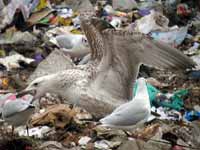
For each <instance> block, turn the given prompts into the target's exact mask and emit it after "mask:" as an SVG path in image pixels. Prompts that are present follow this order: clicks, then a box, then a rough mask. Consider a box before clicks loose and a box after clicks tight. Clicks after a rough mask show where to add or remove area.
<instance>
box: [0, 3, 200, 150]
mask: <svg viewBox="0 0 200 150" xmlns="http://www.w3.org/2000/svg"><path fill="white" fill-rule="evenodd" d="M83 11H92V12H95V14H96V15H97V16H98V18H101V19H102V20H105V21H107V22H109V23H110V25H111V26H112V28H113V29H115V30H118V29H124V30H127V31H129V32H139V33H142V34H144V35H146V36H149V38H151V39H153V40H155V41H159V42H164V43H166V44H168V45H170V46H172V47H174V48H177V49H178V50H179V51H180V52H182V53H184V54H185V55H187V56H188V57H190V58H191V59H192V60H193V61H194V62H195V63H196V66H195V67H194V68H192V69H187V70H184V71H182V72H180V71H176V70H159V69H156V68H153V67H152V66H148V65H142V66H141V67H140V71H139V77H144V78H145V79H146V83H145V89H146V90H144V89H143V90H141V84H139V83H140V82H139V81H140V79H141V78H139V79H138V80H137V82H136V83H135V84H134V87H133V89H132V93H133V97H134V98H131V99H133V100H136V99H137V98H138V97H137V95H140V94H141V95H140V97H139V98H138V99H139V100H142V99H145V98H146V97H148V98H147V99H146V100H149V101H148V103H149V104H150V105H149V109H147V108H146V107H145V108H144V111H148V115H147V114H145V115H144V117H143V119H144V118H145V117H146V116H148V119H146V118H145V119H144V120H145V122H146V123H143V125H142V126H137V127H136V128H134V130H128V131H123V130H121V128H117V129H113V128H107V127H104V126H103V125H102V124H104V123H105V124H107V125H108V124H109V123H110V122H112V121H113V120H114V119H113V120H111V121H110V120H108V119H109V117H110V116H112V117H113V116H114V117H116V116H117V117H118V114H119V113H122V112H123V111H122V108H126V107H127V106H128V105H131V104H132V102H131V101H130V102H128V103H125V104H122V105H121V107H120V106H119V107H118V108H116V109H115V110H114V111H113V113H112V114H111V115H110V116H107V118H106V117H105V118H104V119H102V118H99V116H94V115H93V114H92V113H91V112H89V111H86V110H85V109H84V108H82V107H79V105H74V104H71V103H66V102H70V100H66V99H64V98H63V97H60V95H56V94H55V93H53V92H52V93H46V95H44V96H42V97H41V98H39V99H37V97H36V96H35V95H34V94H32V93H31V94H30V93H25V94H24V93H23V90H24V89H25V88H26V87H27V86H28V85H29V84H30V83H31V82H32V81H34V80H35V79H36V78H38V77H42V76H44V75H50V74H53V73H57V72H59V71H63V70H66V69H72V70H73V68H75V67H77V66H79V67H80V68H81V67H82V66H84V65H88V66H90V60H92V59H93V56H92V54H91V48H90V47H91V44H90V41H89V39H87V37H86V35H85V34H84V32H83V30H82V28H81V20H80V19H81V12H83ZM0 32H1V34H0V114H1V119H0V122H1V126H0V130H1V132H0V149H2V150H3V149H5V150H11V149H17V150H18V149H19V150H21V149H31V150H34V149H41V150H43V149H44V150H53V149H57V150H64V149H69V150H75V149H76V150H79V149H87V150H93V149H100V150H110V149H117V150H127V149H138V150H142V149H155V150H160V149H163V150H168V149H173V150H189V149H200V2H199V1H198V0H193V1H187V0H169V1H168V0H160V1H156V0H151V1H148V0H118V1H116V0H113V1H112V0H91V1H89V0H76V1H73V0H10V1H8V2H6V1H3V0H0ZM150 48H151V47H150ZM174 57H176V56H174ZM105 61H106V60H105ZM116 61H118V60H116ZM122 65H123V64H122ZM88 68H89V67H88ZM88 68H87V69H88ZM82 70H84V67H83V68H82ZM71 76H72V75H71ZM82 76H84V75H82ZM48 77H49V76H48ZM91 78H92V77H91ZM142 79H143V78H142ZM72 80H74V78H72ZM63 82H64V81H63ZM80 82H81V83H80V84H85V81H84V80H83V81H82V80H81V81H80ZM82 82H83V83H82ZM130 82H131V81H130ZM37 84H38V83H37ZM105 84H106V83H105ZM113 84H114V83H113ZM63 85H64V86H65V83H63ZM63 85H62V86H63ZM35 86H36V87H37V85H36V84H35ZM69 86H70V85H69ZM56 88H57V87H56ZM71 88H73V87H71ZM141 91H142V92H141ZM145 91H146V94H144V93H145ZM33 92H34V91H33ZM78 92H79V91H78ZM140 92H141V93H140ZM21 93H23V94H22V95H21ZM80 94H82V93H81V92H80ZM71 95H72V96H73V93H72V94H71ZM83 95H84V94H83ZM95 96H96V95H95ZM102 97H103V96H102ZM86 99H88V97H86ZM77 103H78V102H77ZM127 104H128V105H127ZM102 105H105V104H102ZM136 105H137V106H140V105H139V103H136ZM145 106H146V105H145ZM103 107H105V108H106V107H107V106H103ZM139 109H141V107H140V108H139ZM142 110H143V109H142ZM101 111H104V110H101ZM127 111H128V113H131V112H132V111H131V109H130V110H127ZM135 111H136V108H135V109H134V113H136V112H135ZM99 113H102V112H99ZM128 113H127V114H128ZM150 113H151V114H150ZM120 115H121V114H120ZM127 116H128V115H127ZM129 116H130V115H129ZM114 117H113V118H114ZM122 118H126V116H125V117H124V116H123V117H122ZM133 118H134V117H133ZM133 120H134V119H133ZM133 120H132V118H130V119H129V121H127V122H128V123H129V122H131V121H133ZM115 121H116V120H114V122H115ZM134 121H135V120H134ZM134 121H133V122H134ZM100 122H101V123H102V124H101V125H100ZM116 122H117V121H116ZM116 122H115V123H116ZM128 123H127V124H128ZM7 124H9V125H12V126H8V125H7ZM125 124H126V123H125ZM109 125H110V124H109ZM13 126H14V127H15V128H13ZM26 127H28V130H27V128H26ZM13 134H14V137H13ZM24 137H26V138H24ZM10 145H12V146H13V145H14V147H12V146H10ZM19 145H20V146H19Z"/></svg>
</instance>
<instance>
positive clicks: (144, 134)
mask: <svg viewBox="0 0 200 150" xmlns="http://www.w3.org/2000/svg"><path fill="white" fill-rule="evenodd" d="M159 127H160V125H159V124H153V125H149V126H147V127H145V128H142V129H139V130H137V131H135V132H134V133H132V135H131V136H132V137H134V138H137V139H144V140H148V139H150V138H151V137H153V136H155V133H156V132H157V130H158V129H159Z"/></svg>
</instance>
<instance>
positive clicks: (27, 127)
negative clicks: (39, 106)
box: [26, 125, 29, 136]
mask: <svg viewBox="0 0 200 150" xmlns="http://www.w3.org/2000/svg"><path fill="white" fill-rule="evenodd" d="M26 132H27V136H29V131H28V125H26Z"/></svg>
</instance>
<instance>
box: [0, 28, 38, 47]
mask: <svg viewBox="0 0 200 150" xmlns="http://www.w3.org/2000/svg"><path fill="white" fill-rule="evenodd" d="M10 34H11V35H6V33H5V34H1V35H0V44H30V45H33V44H34V43H35V42H36V41H37V38H36V37H35V36H34V35H33V34H31V33H30V32H27V31H26V32H20V31H17V32H14V33H10Z"/></svg>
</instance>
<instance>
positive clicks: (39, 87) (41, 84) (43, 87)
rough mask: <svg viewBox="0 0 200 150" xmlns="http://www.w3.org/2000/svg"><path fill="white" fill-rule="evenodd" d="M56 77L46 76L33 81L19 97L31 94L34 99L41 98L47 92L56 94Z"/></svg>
mask: <svg viewBox="0 0 200 150" xmlns="http://www.w3.org/2000/svg"><path fill="white" fill-rule="evenodd" d="M56 83H57V82H56V77H55V74H52V75H46V76H42V77H39V78H36V79H35V80H33V81H32V82H31V83H30V84H29V85H28V86H27V87H26V88H25V89H24V90H23V91H21V92H19V93H18V96H21V95H25V94H28V93H31V94H33V95H34V99H37V98H40V97H41V96H43V95H44V94H45V93H47V92H56V91H54V89H55V90H56Z"/></svg>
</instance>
